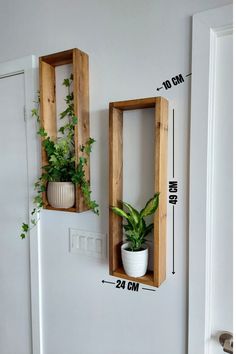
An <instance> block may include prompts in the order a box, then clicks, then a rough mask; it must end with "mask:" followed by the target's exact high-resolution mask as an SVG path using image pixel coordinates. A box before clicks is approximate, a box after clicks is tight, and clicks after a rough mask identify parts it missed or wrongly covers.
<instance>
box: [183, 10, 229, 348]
mask: <svg viewBox="0 0 236 354" xmlns="http://www.w3.org/2000/svg"><path fill="white" fill-rule="evenodd" d="M232 13H233V6H232V5H227V6H224V7H221V8H217V9H214V10H209V11H205V12H202V13H199V14H196V15H194V16H193V40H192V43H193V48H192V106H191V132H190V187H189V188H190V189H189V192H190V200H189V337H188V354H208V353H209V345H210V340H211V314H212V309H211V298H212V278H211V274H212V271H213V268H212V236H213V235H212V231H213V225H212V210H213V204H212V203H213V199H212V196H213V188H212V186H213V185H212V181H213V165H214V107H215V90H214V88H215V84H214V78H215V60H216V56H215V51H216V42H217V37H219V36H224V35H227V34H230V33H232V23H233V19H232Z"/></svg>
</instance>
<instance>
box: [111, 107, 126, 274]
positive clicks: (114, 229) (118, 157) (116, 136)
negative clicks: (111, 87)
mask: <svg viewBox="0 0 236 354" xmlns="http://www.w3.org/2000/svg"><path fill="white" fill-rule="evenodd" d="M122 193H123V112H122V111H121V110H119V109H117V108H113V106H112V105H110V107H109V204H110V206H118V205H120V200H122ZM122 240H123V231H122V218H121V217H120V216H118V215H116V214H114V213H113V212H112V211H111V209H110V210H109V265H110V274H112V273H113V271H114V270H115V269H117V268H118V266H120V265H121V254H120V246H121V243H122Z"/></svg>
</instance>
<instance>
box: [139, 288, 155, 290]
mask: <svg viewBox="0 0 236 354" xmlns="http://www.w3.org/2000/svg"><path fill="white" fill-rule="evenodd" d="M142 289H143V290H149V291H156V290H154V289H148V288H142Z"/></svg>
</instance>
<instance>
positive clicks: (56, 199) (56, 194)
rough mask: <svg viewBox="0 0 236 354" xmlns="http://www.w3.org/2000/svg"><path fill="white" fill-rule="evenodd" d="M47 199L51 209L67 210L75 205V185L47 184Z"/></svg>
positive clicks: (70, 183) (64, 183)
mask: <svg viewBox="0 0 236 354" xmlns="http://www.w3.org/2000/svg"><path fill="white" fill-rule="evenodd" d="M47 199H48V203H49V204H50V205H51V206H52V207H53V208H59V209H60V208H61V209H69V208H71V207H73V206H74V204H75V185H74V184H73V183H72V182H48V185H47Z"/></svg>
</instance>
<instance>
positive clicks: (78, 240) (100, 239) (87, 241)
mask: <svg viewBox="0 0 236 354" xmlns="http://www.w3.org/2000/svg"><path fill="white" fill-rule="evenodd" d="M69 232H70V252H71V253H83V254H86V255H88V256H92V257H95V258H102V259H104V258H105V257H106V235H105V234H100V233H97V232H90V231H85V230H78V229H69Z"/></svg>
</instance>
